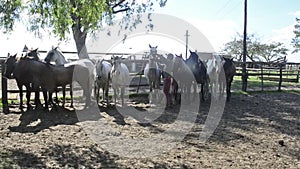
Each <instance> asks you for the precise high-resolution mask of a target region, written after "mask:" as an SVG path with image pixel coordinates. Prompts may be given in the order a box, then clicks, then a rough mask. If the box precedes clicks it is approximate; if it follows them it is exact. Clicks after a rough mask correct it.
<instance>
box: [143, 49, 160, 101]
mask: <svg viewBox="0 0 300 169" xmlns="http://www.w3.org/2000/svg"><path fill="white" fill-rule="evenodd" d="M149 47H150V55H149V61H148V63H147V64H146V66H145V69H144V75H145V76H146V78H147V80H148V83H149V88H150V94H152V95H153V96H154V97H155V100H157V97H158V93H157V91H154V92H153V89H158V90H159V89H160V83H161V70H160V68H159V65H158V63H157V46H156V47H152V46H151V45H149ZM152 92H153V93H152ZM152 102H153V98H152V97H151V98H150V104H151V103H152Z"/></svg>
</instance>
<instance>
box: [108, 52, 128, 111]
mask: <svg viewBox="0 0 300 169" xmlns="http://www.w3.org/2000/svg"><path fill="white" fill-rule="evenodd" d="M111 59H112V63H113V66H112V70H111V73H110V74H111V82H112V88H113V90H114V101H115V106H116V103H117V97H118V96H119V89H121V99H122V106H124V92H125V87H126V86H129V82H130V75H129V70H128V68H127V66H126V65H125V64H124V63H121V59H122V58H120V57H118V56H115V57H114V56H113V57H112V58H111Z"/></svg>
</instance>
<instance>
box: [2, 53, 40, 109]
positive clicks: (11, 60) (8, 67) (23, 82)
mask: <svg viewBox="0 0 300 169" xmlns="http://www.w3.org/2000/svg"><path fill="white" fill-rule="evenodd" d="M16 56H17V54H16V55H13V56H12V55H10V54H8V57H7V58H6V60H5V62H4V69H5V70H4V75H3V76H4V77H6V78H9V79H13V78H15V79H16V82H17V86H18V88H19V94H20V106H19V109H20V110H21V111H23V86H25V88H26V99H27V102H26V104H27V110H28V109H31V105H30V94H31V91H33V88H36V86H35V85H33V83H32V82H33V81H34V77H33V76H32V74H30V73H29V72H28V71H27V70H24V69H23V66H24V65H23V64H22V63H20V62H21V61H20V60H17V58H16ZM22 60H23V59H22ZM35 105H36V106H38V105H40V100H39V92H38V91H36V92H35Z"/></svg>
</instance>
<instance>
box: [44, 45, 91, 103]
mask: <svg viewBox="0 0 300 169" xmlns="http://www.w3.org/2000/svg"><path fill="white" fill-rule="evenodd" d="M44 60H45V62H46V63H48V64H50V63H51V62H54V63H55V65H64V66H65V67H69V66H72V65H74V66H75V69H74V73H73V81H76V82H78V83H79V84H80V86H81V87H82V89H83V94H84V96H85V97H86V106H85V107H87V106H88V105H89V104H90V103H91V93H92V86H93V79H94V63H93V62H92V61H91V60H89V59H80V60H77V61H73V62H68V61H67V60H66V59H65V57H64V56H63V54H62V53H61V52H60V51H58V50H57V47H56V48H52V50H50V51H49V52H48V53H47V56H46V57H45V59H44ZM75 72H76V73H75Z"/></svg>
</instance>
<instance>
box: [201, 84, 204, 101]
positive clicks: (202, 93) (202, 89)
mask: <svg viewBox="0 0 300 169" xmlns="http://www.w3.org/2000/svg"><path fill="white" fill-rule="evenodd" d="M201 100H202V101H203V102H204V101H205V99H204V83H202V84H201Z"/></svg>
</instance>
